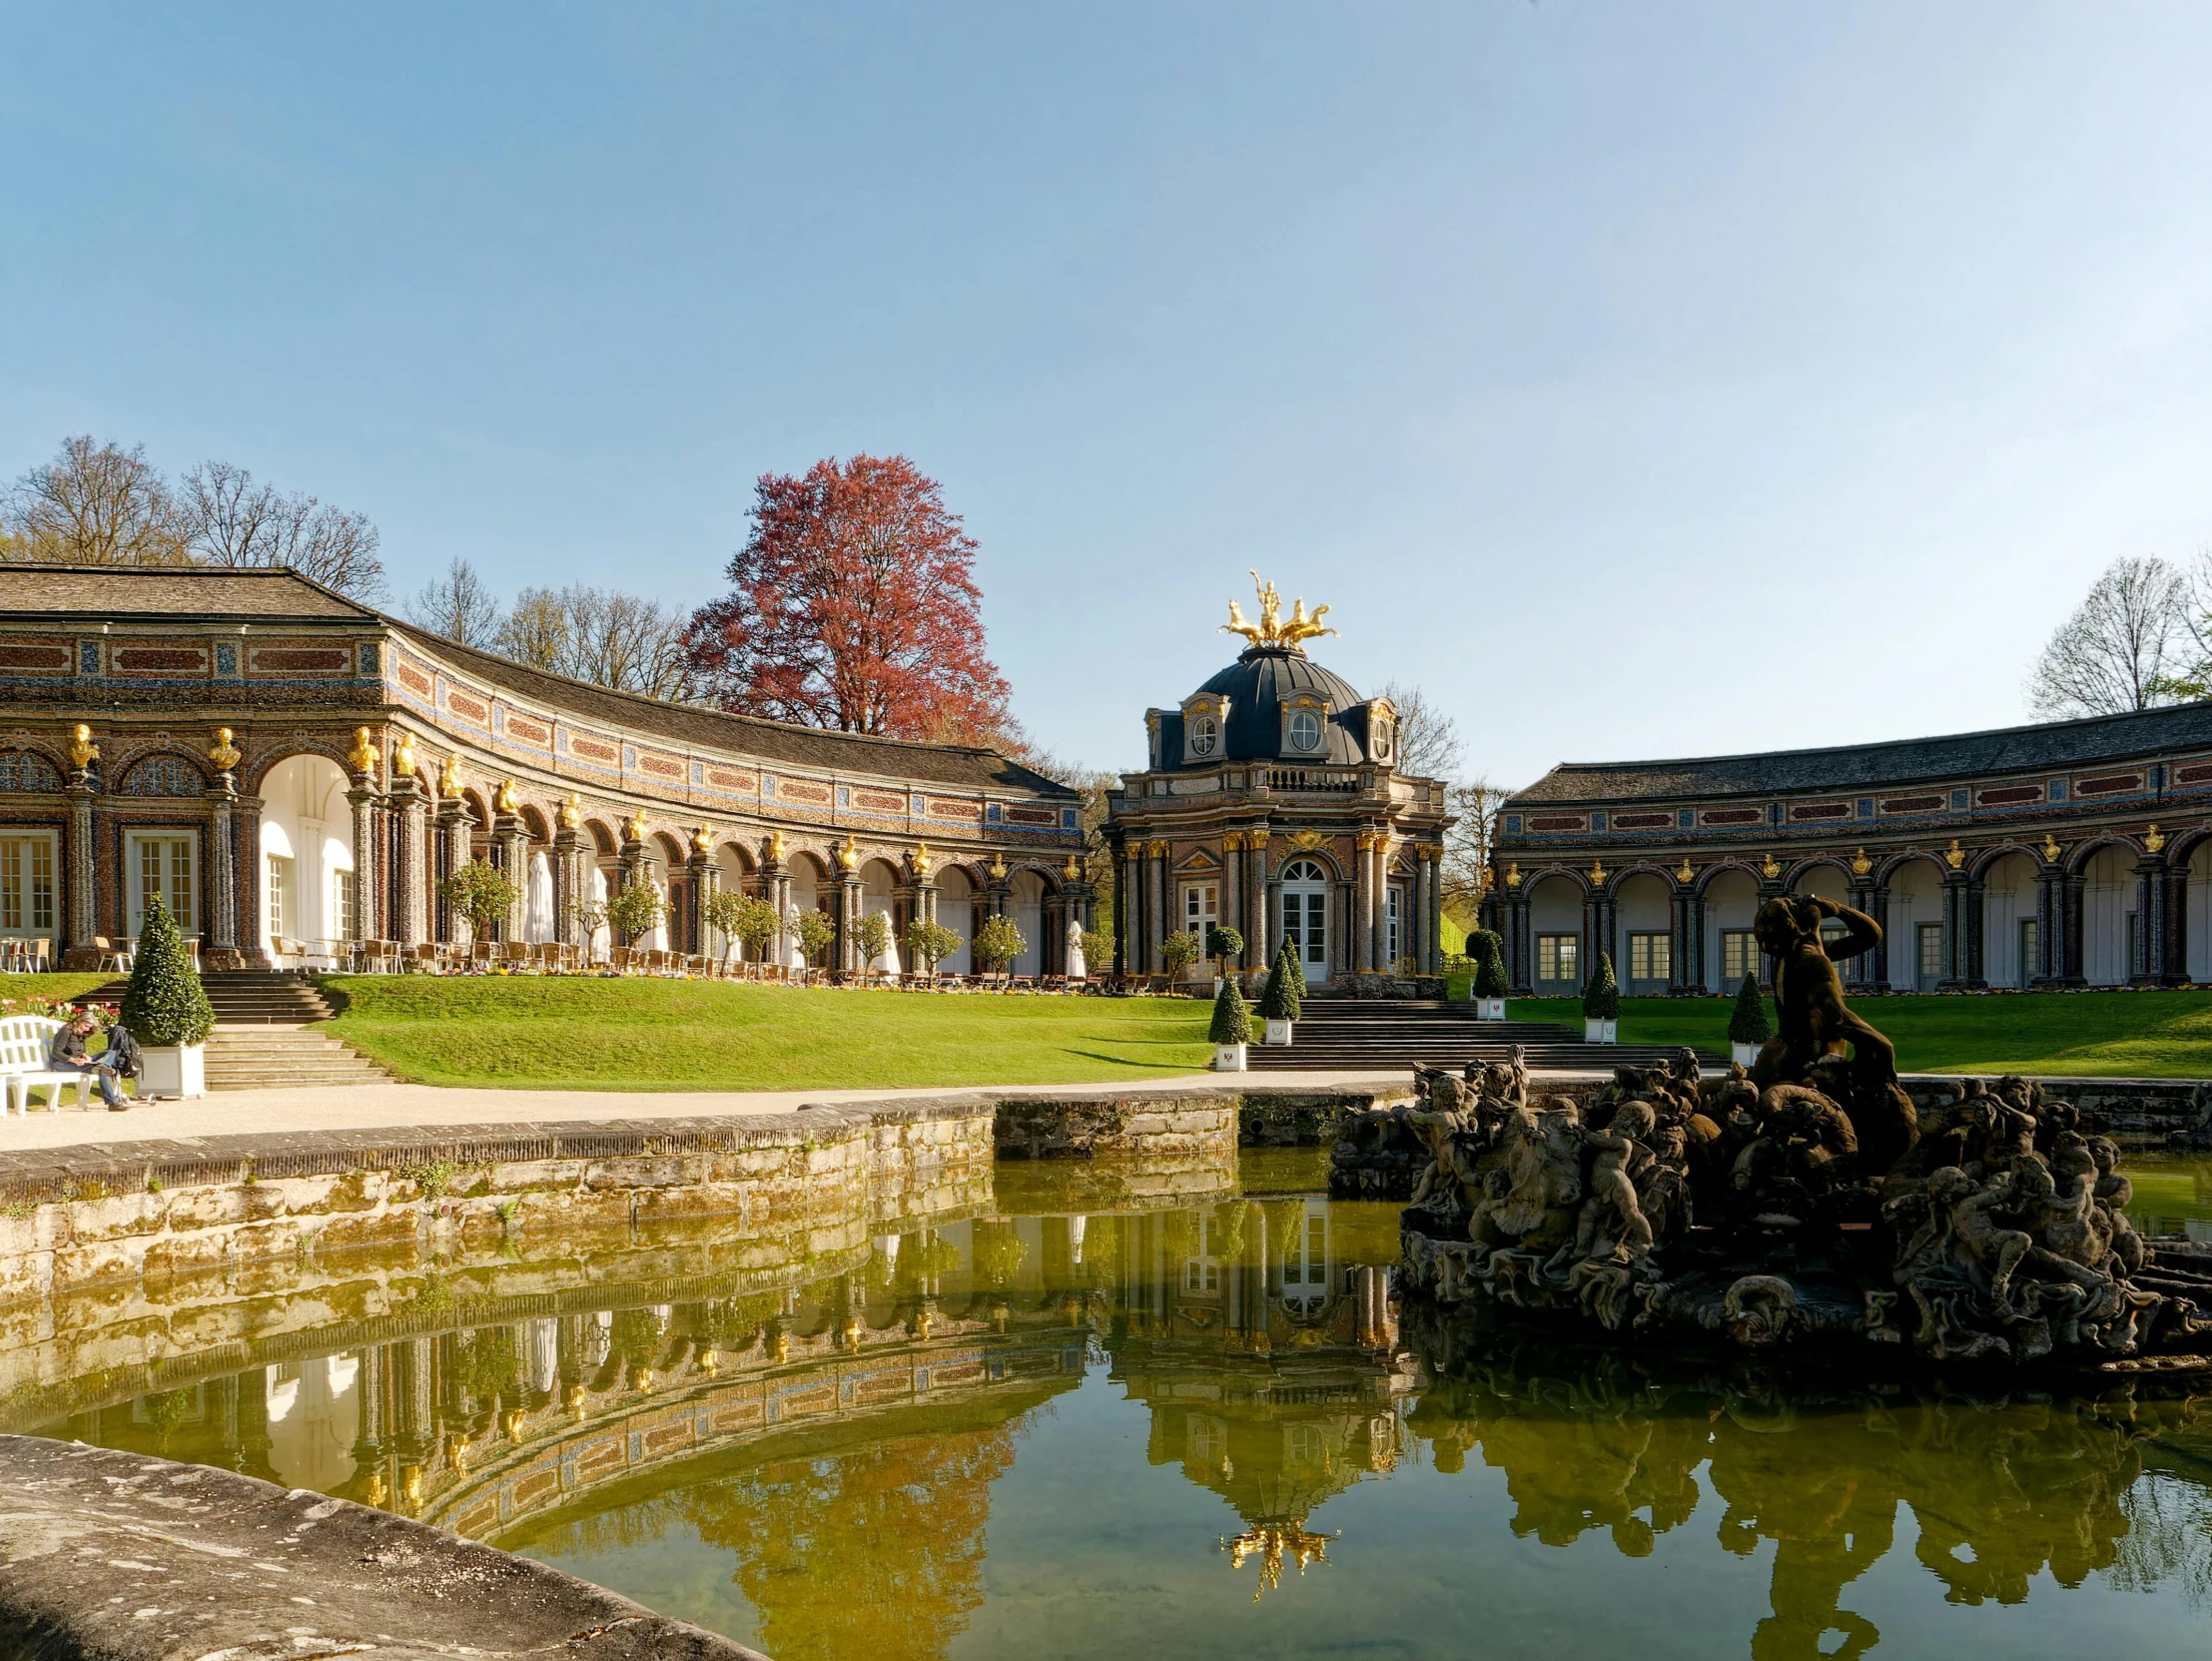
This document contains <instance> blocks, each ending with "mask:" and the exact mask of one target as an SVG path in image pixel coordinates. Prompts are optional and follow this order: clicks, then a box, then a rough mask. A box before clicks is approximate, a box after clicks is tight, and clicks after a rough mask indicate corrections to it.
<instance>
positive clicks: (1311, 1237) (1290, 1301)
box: [1282, 1200, 1334, 1314]
mask: <svg viewBox="0 0 2212 1661" xmlns="http://www.w3.org/2000/svg"><path fill="white" fill-rule="evenodd" d="M1333 1277H1334V1265H1333V1264H1332V1263H1331V1261H1330V1259H1329V1210H1328V1202H1327V1201H1326V1200H1308V1201H1306V1202H1305V1215H1304V1216H1303V1217H1302V1218H1300V1219H1298V1220H1297V1221H1295V1222H1293V1223H1292V1224H1291V1225H1290V1227H1289V1230H1288V1232H1287V1234H1286V1236H1285V1238H1284V1240H1283V1242H1282V1300H1283V1303H1284V1305H1285V1306H1286V1307H1288V1308H1289V1309H1290V1311H1291V1312H1292V1313H1293V1314H1296V1313H1301V1312H1311V1311H1312V1310H1314V1309H1318V1308H1319V1307H1320V1306H1321V1305H1322V1304H1323V1303H1326V1302H1327V1301H1328V1296H1329V1282H1330V1280H1331V1279H1332V1278H1333Z"/></svg>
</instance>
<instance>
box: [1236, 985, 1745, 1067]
mask: <svg viewBox="0 0 2212 1661" xmlns="http://www.w3.org/2000/svg"><path fill="white" fill-rule="evenodd" d="M1254 1024H1255V1028H1256V1025H1257V1023H1256V1018H1255V1023H1254ZM1516 1044H1518V1045H1520V1046H1521V1047H1522V1051H1523V1054H1524V1059H1525V1060H1526V1061H1527V1063H1528V1065H1529V1068H1530V1069H1531V1071H1534V1072H1538V1073H1610V1072H1612V1071H1613V1069H1614V1068H1616V1067H1652V1066H1656V1065H1658V1064H1659V1063H1661V1062H1666V1061H1671V1060H1673V1059H1674V1057H1675V1056H1676V1055H1677V1054H1678V1053H1679V1051H1678V1048H1677V1047H1676V1046H1674V1045H1669V1044H1585V1043H1583V1041H1582V1035H1581V1034H1580V1033H1579V1032H1577V1031H1575V1030H1574V1029H1573V1028H1570V1027H1564V1026H1561V1025H1559V1024H1558V1023H1557V1022H1551V1021H1477V1020H1476V1019H1475V1018H1474V1016H1473V1015H1472V1014H1470V1013H1466V1012H1463V1011H1461V1010H1457V1009H1453V1008H1451V1007H1450V1006H1448V1005H1446V1004H1445V1003H1443V1002H1442V1001H1441V1000H1438V999H1406V1000H1400V999H1383V998H1338V997H1330V996H1329V995H1328V994H1326V993H1320V994H1308V995H1307V997H1306V999H1305V1002H1304V1013H1303V1015H1301V1016H1300V1017H1299V1020H1298V1023H1297V1025H1296V1026H1295V1027H1294V1028H1293V1029H1292V1031H1291V1042H1290V1043H1289V1044H1288V1045H1287V1046H1281V1045H1277V1046H1272V1047H1270V1046H1267V1045H1263V1044H1254V1045H1253V1046H1252V1047H1251V1049H1250V1050H1249V1051H1248V1052H1246V1061H1247V1065H1248V1066H1250V1067H1251V1068H1252V1069H1253V1070H1254V1071H1255V1072H1291V1071H1297V1072H1324V1071H1325V1072H1332V1073H1333V1072H1397V1071H1401V1070H1407V1071H1410V1070H1411V1069H1412V1068H1413V1067H1415V1066H1416V1065H1421V1066H1428V1067H1448V1068H1451V1069H1453V1070H1454V1071H1457V1070H1458V1069H1460V1068H1462V1067H1465V1066H1466V1065H1467V1064H1468V1063H1469V1062H1471V1061H1486V1062H1488V1061H1504V1060H1505V1059H1506V1052H1507V1051H1508V1050H1509V1049H1510V1048H1511V1047H1512V1046H1513V1045H1516ZM1698 1054H1699V1059H1700V1060H1701V1061H1702V1062H1704V1063H1705V1065H1706V1066H1708V1067H1726V1066H1727V1065H1728V1064H1727V1061H1726V1060H1725V1059H1724V1058H1723V1057H1720V1056H1717V1055H1713V1054H1711V1053H1709V1052H1706V1051H1702V1050H1701V1051H1700V1052H1699V1053H1698Z"/></svg>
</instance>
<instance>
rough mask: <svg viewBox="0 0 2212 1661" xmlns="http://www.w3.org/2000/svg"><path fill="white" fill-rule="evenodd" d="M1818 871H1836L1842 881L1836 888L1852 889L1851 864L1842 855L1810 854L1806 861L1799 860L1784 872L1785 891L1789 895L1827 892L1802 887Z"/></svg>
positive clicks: (1783, 885) (1783, 883)
mask: <svg viewBox="0 0 2212 1661" xmlns="http://www.w3.org/2000/svg"><path fill="white" fill-rule="evenodd" d="M1816 871H1834V872H1835V873H1836V875H1837V876H1838V878H1840V879H1841V881H1840V883H1838V884H1836V885H1835V886H1837V887H1838V888H1839V889H1845V890H1847V889H1848V888H1849V887H1850V884H1851V868H1850V863H1849V862H1848V861H1847V860H1845V859H1844V858H1843V856H1842V855H1840V854H1808V855H1807V856H1806V857H1805V858H1804V859H1801V860H1799V861H1798V862H1797V863H1796V864H1794V865H1792V866H1790V867H1789V868H1788V869H1787V870H1785V871H1784V872H1783V874H1782V887H1783V891H1784V892H1785V893H1788V894H1814V893H1821V892H1825V890H1821V889H1813V888H1804V887H1801V886H1800V884H1802V883H1803V882H1804V881H1805V880H1806V878H1808V877H1810V876H1812V875H1813V874H1814V873H1815V872H1816Z"/></svg>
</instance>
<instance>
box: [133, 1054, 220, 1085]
mask: <svg viewBox="0 0 2212 1661" xmlns="http://www.w3.org/2000/svg"><path fill="white" fill-rule="evenodd" d="M138 1053H139V1070H138V1093H139V1095H141V1096H176V1097H190V1096H205V1095H207V1093H208V1047H207V1046H206V1045H205V1044H142V1045H140V1046H139V1047H138Z"/></svg>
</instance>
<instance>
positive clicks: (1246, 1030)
mask: <svg viewBox="0 0 2212 1661" xmlns="http://www.w3.org/2000/svg"><path fill="white" fill-rule="evenodd" d="M1206 1036H1207V1037H1208V1038H1210V1039H1212V1041H1213V1071H1214V1072H1216V1073H1241V1072H1243V1071H1244V1046H1245V1045H1247V1044H1249V1043H1250V1042H1251V1040H1252V1018H1251V1013H1250V1011H1249V1010H1247V1009H1246V1008H1245V1005H1244V994H1243V993H1241V992H1239V991H1237V990H1236V981H1235V979H1234V978H1233V977H1226V978H1224V979H1223V980H1222V982H1221V990H1220V991H1218V992H1216V993H1215V994H1214V995H1213V1025H1212V1026H1211V1027H1209V1028H1208V1029H1207V1031H1206Z"/></svg>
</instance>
